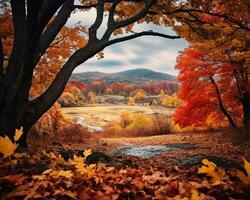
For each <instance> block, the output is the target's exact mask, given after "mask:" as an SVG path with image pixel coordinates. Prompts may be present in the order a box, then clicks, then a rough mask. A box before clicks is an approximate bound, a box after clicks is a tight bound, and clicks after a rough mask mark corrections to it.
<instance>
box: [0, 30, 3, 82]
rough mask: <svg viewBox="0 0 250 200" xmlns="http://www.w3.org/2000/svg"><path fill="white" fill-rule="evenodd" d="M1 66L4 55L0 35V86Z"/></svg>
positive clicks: (0, 77) (1, 77)
mask: <svg viewBox="0 0 250 200" xmlns="http://www.w3.org/2000/svg"><path fill="white" fill-rule="evenodd" d="M3 64H4V53H3V43H2V36H1V35H0V84H1V82H2V79H3V74H4V73H3Z"/></svg>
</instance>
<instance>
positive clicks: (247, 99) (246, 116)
mask: <svg viewBox="0 0 250 200" xmlns="http://www.w3.org/2000/svg"><path fill="white" fill-rule="evenodd" d="M242 107H243V125H244V129H245V130H246V132H247V133H248V134H250V94H249V93H248V92H245V93H244V94H243V99H242Z"/></svg>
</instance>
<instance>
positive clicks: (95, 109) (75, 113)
mask: <svg viewBox="0 0 250 200" xmlns="http://www.w3.org/2000/svg"><path fill="white" fill-rule="evenodd" d="M62 112H63V114H64V115H65V117H66V118H71V119H73V120H74V119H76V117H83V118H84V123H85V124H88V125H92V126H106V125H108V124H109V123H112V122H116V121H119V120H120V116H121V114H123V113H131V114H135V113H142V114H145V115H149V116H150V115H152V114H155V113H162V114H165V115H170V116H171V115H172V114H173V112H174V109H172V108H166V107H162V106H154V107H151V106H141V105H135V106H129V105H88V106H84V107H67V108H62Z"/></svg>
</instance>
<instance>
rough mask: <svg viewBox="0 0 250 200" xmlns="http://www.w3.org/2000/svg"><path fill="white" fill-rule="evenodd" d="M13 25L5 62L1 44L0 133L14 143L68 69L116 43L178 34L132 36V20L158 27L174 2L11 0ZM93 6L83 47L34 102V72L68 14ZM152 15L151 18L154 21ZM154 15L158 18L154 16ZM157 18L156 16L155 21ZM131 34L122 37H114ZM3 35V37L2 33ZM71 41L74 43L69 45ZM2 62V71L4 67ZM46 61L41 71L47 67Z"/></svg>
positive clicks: (50, 98) (22, 142) (43, 108)
mask: <svg viewBox="0 0 250 200" xmlns="http://www.w3.org/2000/svg"><path fill="white" fill-rule="evenodd" d="M10 5H11V16H12V23H13V31H14V38H13V48H12V50H11V54H10V57H9V58H8V60H7V61H4V58H5V56H4V51H3V49H4V48H5V47H4V46H3V47H2V44H3V43H4V39H3V38H2V36H1V38H0V39H1V41H0V130H1V134H7V135H8V136H9V137H10V138H11V139H13V133H14V131H15V129H16V128H20V127H23V129H24V134H23V136H22V137H21V139H20V141H19V143H20V145H21V146H25V144H26V135H27V132H28V131H29V129H30V128H31V126H32V125H33V124H34V123H35V122H36V121H37V120H38V119H39V118H40V117H41V116H42V114H43V113H45V112H46V111H47V110H48V109H49V108H50V107H51V106H52V105H53V104H54V102H55V101H56V100H57V98H58V97H59V96H60V95H61V93H62V92H63V90H64V88H65V86H66V84H67V81H68V79H69V78H70V75H71V73H72V71H73V70H74V69H75V68H76V67H77V66H78V65H80V64H82V63H84V62H85V61H87V60H88V59H89V58H91V57H92V56H94V55H96V54H98V53H99V52H101V51H102V50H103V49H104V48H106V47H108V46H110V45H112V44H115V43H119V42H123V41H126V40H130V39H133V38H137V37H140V36H144V35H151V36H160V37H164V38H168V39H176V38H179V37H178V36H171V35H165V34H161V33H156V32H153V31H151V30H149V31H142V32H139V33H134V32H133V25H134V24H135V23H136V22H140V23H141V22H143V21H146V22H153V23H155V24H160V23H161V21H162V20H163V19H164V18H166V16H165V15H162V12H161V11H160V10H159V6H162V8H164V9H168V8H171V7H173V6H175V5H176V4H175V2H174V1H173V2H171V1H156V0H124V1H119V0H112V1H111V0H98V1H81V3H80V4H78V5H75V4H74V0H38V1H34V0H28V1H25V0H11V1H10ZM91 8H95V10H96V19H95V21H94V23H93V24H92V25H91V26H90V28H89V29H88V32H87V33H88V39H87V44H86V45H85V44H83V45H82V46H81V47H79V48H78V49H77V50H74V51H73V52H72V55H70V56H69V57H68V59H67V60H66V62H65V63H64V64H63V65H62V66H60V69H59V71H58V73H57V75H56V77H55V78H54V79H53V81H52V82H51V84H50V85H49V86H48V87H47V88H46V90H45V91H44V92H43V93H42V94H41V95H40V96H38V97H36V98H35V99H30V98H29V95H30V90H31V85H32V80H33V77H34V75H35V74H34V72H35V69H36V68H37V66H38V63H39V61H40V60H41V58H42V57H44V56H46V55H45V53H46V52H47V51H48V49H50V48H51V45H52V44H53V41H54V40H55V38H56V36H57V35H58V34H59V33H60V31H61V30H62V29H63V27H64V26H65V24H66V22H67V20H68V18H69V17H70V15H71V13H72V12H74V11H75V10H76V9H78V11H79V14H82V15H83V17H84V13H85V12H87V10H88V9H91ZM152 12H153V13H154V14H153V17H152ZM156 12H158V14H157V15H156V14H155V13H156ZM104 14H108V22H107V29H106V31H105V33H104V34H103V36H102V37H101V38H98V37H97V31H98V29H99V28H100V26H101V24H102V22H103V18H104V16H105V15H104ZM155 16H157V17H155ZM124 32H131V34H130V35H125V36H124V35H123V36H122V37H120V38H117V37H113V36H112V35H113V34H119V33H124ZM1 35H2V33H1ZM72 42H73V41H72ZM4 63H7V64H6V68H4ZM50 64H51V63H50V62H49V63H48V65H47V66H45V68H50Z"/></svg>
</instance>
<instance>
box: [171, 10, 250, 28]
mask: <svg viewBox="0 0 250 200" xmlns="http://www.w3.org/2000/svg"><path fill="white" fill-rule="evenodd" d="M188 12H189V13H191V12H193V13H203V14H204V13H205V14H208V15H211V16H215V17H220V18H223V19H225V20H227V21H228V22H232V23H234V24H236V25H237V26H239V27H240V28H242V29H244V30H246V31H250V25H249V23H243V22H241V21H239V20H237V19H235V18H234V17H231V16H229V15H227V14H221V13H212V12H209V11H206V10H199V9H191V8H190V9H182V8H180V9H177V10H175V11H174V12H173V13H188Z"/></svg>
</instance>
